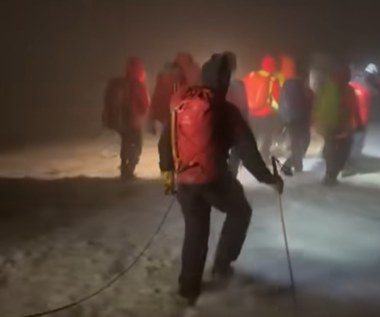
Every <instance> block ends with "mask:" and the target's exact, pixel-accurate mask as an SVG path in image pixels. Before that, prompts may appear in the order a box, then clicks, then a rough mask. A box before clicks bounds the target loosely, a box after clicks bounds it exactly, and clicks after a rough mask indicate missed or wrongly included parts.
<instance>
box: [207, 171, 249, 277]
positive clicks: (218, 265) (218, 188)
mask: <svg viewBox="0 0 380 317" xmlns="http://www.w3.org/2000/svg"><path fill="white" fill-rule="evenodd" d="M204 195H205V199H206V200H207V201H208V202H210V203H211V204H212V205H213V206H215V207H216V208H218V209H219V210H220V211H222V212H225V213H226V215H227V216H226V220H225V222H224V225H223V229H222V233H221V236H220V239H219V243H218V247H217V251H216V255H215V262H214V268H213V272H214V273H215V274H221V275H223V274H227V273H228V271H229V269H230V264H231V263H232V262H234V261H236V259H237V258H238V256H239V254H240V251H241V249H242V246H243V244H244V241H245V237H246V233H247V230H248V227H249V224H250V221H251V215H252V211H251V206H250V205H249V203H248V201H247V199H246V197H245V195H244V190H243V187H242V186H241V184H240V183H239V182H238V181H237V180H236V179H235V178H233V179H226V180H224V181H223V182H220V183H219V184H217V185H215V186H213V187H210V188H209V189H208V190H206V191H205V192H204Z"/></svg>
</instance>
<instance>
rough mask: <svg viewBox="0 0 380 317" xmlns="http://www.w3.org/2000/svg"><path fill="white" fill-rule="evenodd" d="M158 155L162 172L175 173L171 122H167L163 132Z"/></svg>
mask: <svg viewBox="0 0 380 317" xmlns="http://www.w3.org/2000/svg"><path fill="white" fill-rule="evenodd" d="M158 155H159V165H160V170H161V172H168V171H174V159H173V152H172V142H171V126H170V120H167V122H166V124H165V125H164V128H163V130H162V132H161V136H160V140H159V142H158Z"/></svg>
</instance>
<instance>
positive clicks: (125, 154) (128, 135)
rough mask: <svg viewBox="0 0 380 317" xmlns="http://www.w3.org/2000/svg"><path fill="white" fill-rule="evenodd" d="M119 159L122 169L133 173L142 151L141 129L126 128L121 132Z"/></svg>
mask: <svg viewBox="0 0 380 317" xmlns="http://www.w3.org/2000/svg"><path fill="white" fill-rule="evenodd" d="M120 136H121V148H120V160H121V169H122V171H123V170H125V169H127V170H128V172H129V173H133V172H134V170H135V168H136V165H137V164H138V162H139V160H140V155H141V151H142V143H143V142H142V131H141V129H139V128H134V129H128V130H126V131H124V132H123V133H121V135H120Z"/></svg>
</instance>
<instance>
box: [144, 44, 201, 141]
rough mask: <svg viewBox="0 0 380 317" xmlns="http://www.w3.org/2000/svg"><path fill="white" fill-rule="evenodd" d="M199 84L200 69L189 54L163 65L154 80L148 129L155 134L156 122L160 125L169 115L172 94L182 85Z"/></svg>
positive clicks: (178, 55)
mask: <svg viewBox="0 0 380 317" xmlns="http://www.w3.org/2000/svg"><path fill="white" fill-rule="evenodd" d="M199 83H200V69H199V66H198V65H197V64H196V63H195V61H194V59H193V57H192V56H191V54H189V53H184V52H180V53H178V54H177V56H176V58H175V60H174V62H171V63H167V64H165V66H164V68H163V70H161V71H160V72H159V74H158V75H157V78H156V84H155V87H154V90H153V94H152V101H151V106H150V113H149V122H148V123H149V128H150V130H151V132H152V133H153V134H155V133H156V128H155V127H156V122H159V123H160V124H161V125H163V124H164V123H165V120H166V119H167V117H168V114H169V104H170V99H171V97H172V95H173V93H174V92H175V91H176V90H178V89H179V87H181V86H184V85H195V84H199Z"/></svg>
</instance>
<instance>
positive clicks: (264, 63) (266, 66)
mask: <svg viewBox="0 0 380 317" xmlns="http://www.w3.org/2000/svg"><path fill="white" fill-rule="evenodd" d="M261 69H262V70H265V71H266V72H268V73H271V74H272V73H274V72H275V71H276V60H275V59H274V57H273V56H271V55H265V56H264V57H263V58H262V59H261Z"/></svg>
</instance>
